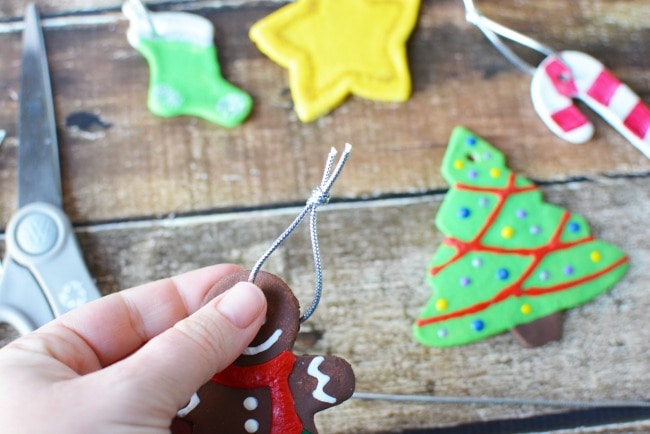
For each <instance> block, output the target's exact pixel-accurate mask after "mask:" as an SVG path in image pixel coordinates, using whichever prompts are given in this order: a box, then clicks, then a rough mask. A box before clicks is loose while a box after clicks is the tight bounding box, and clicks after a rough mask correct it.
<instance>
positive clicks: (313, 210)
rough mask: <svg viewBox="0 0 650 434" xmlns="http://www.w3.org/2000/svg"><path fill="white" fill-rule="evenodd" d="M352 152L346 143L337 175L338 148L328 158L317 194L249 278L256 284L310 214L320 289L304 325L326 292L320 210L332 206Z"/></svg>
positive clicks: (315, 264) (310, 230) (302, 319)
mask: <svg viewBox="0 0 650 434" xmlns="http://www.w3.org/2000/svg"><path fill="white" fill-rule="evenodd" d="M351 151H352V146H351V145H350V144H349V143H346V144H345V149H344V150H343V154H342V155H341V158H339V161H338V163H337V165H336V167H335V168H334V171H333V172H332V167H334V159H335V158H336V154H337V151H336V149H334V148H332V149H331V150H330V153H329V155H328V156H327V162H326V163H325V170H324V171H323V178H322V180H321V183H320V185H319V186H318V187H316V188H315V189H314V190H313V192H312V194H311V196H310V197H309V199H308V200H307V203H306V205H305V208H303V210H302V211H301V212H300V214H298V216H297V217H296V218H295V220H294V221H293V222H292V223H291V224H290V225H289V227H288V228H287V229H285V231H284V232H283V233H282V234H281V235H280V236H279V237H278V238H277V239H276V240H275V241H274V242H273V244H271V246H270V247H269V249H268V250H267V251H266V253H264V254H263V255H262V257H261V258H260V259H259V260H258V261H257V263H256V264H255V266H254V267H253V269H252V270H251V273H250V275H249V277H248V281H249V282H254V281H255V277H257V273H258V272H259V271H260V269H261V268H262V265H264V263H265V262H266V260H267V259H268V258H269V256H271V254H272V253H273V252H274V251H275V250H276V249H277V248H278V247H279V246H280V244H282V243H283V242H284V241H285V240H286V239H287V238H288V237H289V235H291V233H292V232H293V231H294V230H296V228H297V227H298V225H299V224H300V223H301V222H302V221H303V220H304V219H305V217H306V216H307V214H310V216H309V234H310V238H311V247H312V251H313V254H314V267H315V268H316V288H315V290H314V298H313V300H312V302H311V304H310V305H309V307H308V308H307V310H306V311H305V313H304V314H303V315H302V316H301V317H300V322H301V323H302V322H305V321H306V320H307V319H308V318H309V317H310V316H311V315H312V314H313V313H314V311H315V310H316V307H317V306H318V303H319V302H320V298H321V294H322V291H323V265H322V263H321V258H320V248H319V247H318V229H317V223H318V221H317V215H318V207H319V206H321V205H325V204H327V203H328V202H329V200H330V195H329V192H330V189H331V188H332V185H334V182H336V179H337V178H338V177H339V175H340V174H341V171H342V170H343V166H345V163H346V162H347V160H348V157H349V156H350V152H351Z"/></svg>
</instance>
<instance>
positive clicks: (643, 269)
mask: <svg viewBox="0 0 650 434" xmlns="http://www.w3.org/2000/svg"><path fill="white" fill-rule="evenodd" d="M38 3H39V8H40V10H41V13H42V15H43V19H44V26H45V39H46V44H47V47H48V56H49V63H50V67H51V74H52V82H53V87H54V97H55V105H56V114H57V122H58V127H59V135H60V153H61V166H62V173H63V189H64V194H65V210H66V212H67V213H68V214H69V215H70V217H71V219H72V221H73V223H74V225H75V229H76V231H77V236H78V238H79V240H80V243H81V245H82V247H83V250H84V254H85V258H86V261H87V263H88V264H89V268H90V271H91V273H92V275H93V276H94V277H95V278H96V279H97V284H98V286H99V287H100V289H101V291H102V292H103V293H104V294H107V293H111V292H114V291H118V290H119V289H122V288H127V287H130V286H133V285H137V284H139V283H142V282H147V281H150V280H152V279H157V278H162V277H165V276H169V275H173V274H177V273H181V272H183V271H187V270H191V269H195V268H197V267H201V266H205V265H208V264H213V263H220V262H235V263H239V264H242V265H244V266H246V267H251V266H252V265H253V264H254V263H255V261H256V260H257V258H258V257H259V256H260V255H261V254H262V253H263V251H264V250H265V249H266V248H267V246H268V245H269V244H270V243H271V242H272V240H273V239H274V238H275V237H276V236H277V235H278V234H279V233H280V232H281V231H282V230H283V229H284V228H285V227H286V226H287V225H288V224H289V223H290V221H291V220H292V219H293V217H294V216H295V215H296V214H297V212H298V211H299V209H300V208H301V207H302V206H303V204H304V201H305V200H306V198H307V197H309V195H310V192H311V190H312V188H313V187H314V186H316V185H317V184H318V183H319V181H320V176H321V174H322V165H323V161H324V158H325V156H326V153H327V151H328V149H329V147H330V146H335V147H338V148H339V149H341V148H342V146H343V144H344V143H345V142H350V143H352V144H353V145H354V150H353V155H352V157H351V159H350V161H349V165H348V167H346V169H345V171H344V173H343V175H342V176H341V178H340V180H339V181H338V183H337V184H336V185H335V187H334V189H333V196H334V198H333V203H332V204H331V205H329V206H328V207H326V208H324V209H323V210H322V212H321V217H320V221H319V223H320V225H319V232H320V240H321V252H322V254H323V262H324V267H325V286H324V298H323V301H322V303H321V305H320V307H319V309H318V310H317V311H316V314H315V315H314V316H313V317H312V319H310V320H309V321H308V322H307V323H305V324H304V326H303V329H302V334H301V338H300V340H299V345H298V347H297V351H298V352H312V353H335V354H338V355H341V356H343V357H345V358H347V359H348V360H349V361H350V362H351V363H352V365H353V366H354V369H355V371H356V375H357V382H358V387H357V389H358V390H359V391H365V392H381V393H399V394H431V395H436V396H461V397H484V396H488V397H512V398H519V399H562V400H648V399H650V373H649V368H650V327H649V326H648V321H649V318H650V316H649V313H650V293H649V292H648V281H649V280H650V255H649V254H648V248H649V247H648V246H650V230H649V229H648V228H647V227H646V226H647V224H648V216H649V215H650V161H649V160H648V159H646V158H645V157H643V156H642V155H641V154H640V153H639V152H638V151H637V150H636V149H635V148H634V147H632V146H631V145H630V144H629V143H628V142H626V141H625V140H624V139H623V138H622V137H621V136H620V135H619V134H617V133H616V132H615V131H614V130H613V129H612V128H611V127H610V126H609V125H607V124H606V123H605V122H603V121H602V120H601V119H600V118H598V117H596V116H595V115H593V113H591V112H589V116H590V119H592V120H593V121H594V123H595V126H596V135H595V138H594V139H593V140H591V141H590V142H589V143H587V144H584V145H572V144H568V143H565V142H563V141H561V140H560V139H558V138H556V137H555V136H554V135H553V134H551V133H550V132H549V131H548V130H547V129H546V127H545V126H544V125H543V124H542V122H541V121H540V120H539V118H538V117H537V115H536V114H535V113H534V111H533V108H532V105H531V102H530V98H529V96H528V94H529V83H530V77H529V76H527V75H526V74H523V73H521V72H519V71H518V70H516V69H515V68H514V67H512V66H511V65H510V64H509V63H507V62H506V61H505V60H504V59H503V58H502V57H501V56H500V55H499V54H498V53H497V52H496V51H495V50H494V49H493V48H492V47H491V46H490V45H489V43H488V42H487V41H486V40H485V39H484V38H483V36H482V35H481V33H480V32H479V31H478V30H477V29H476V28H474V27H472V26H471V25H469V24H467V23H466V22H465V21H464V12H463V7H462V3H461V2H460V0H435V1H434V0H423V2H422V6H421V10H420V17H419V21H418V25H417V27H416V29H415V31H414V33H413V35H412V37H411V39H410V41H409V43H408V54H409V62H410V67H411V72H412V77H413V88H414V89H413V95H412V97H411V98H410V99H409V100H408V101H407V102H405V103H401V104H397V103H379V102H372V101H368V100H363V99H361V98H357V97H351V98H349V99H348V100H347V101H346V102H345V103H344V104H343V105H342V106H340V107H339V108H338V109H336V110H335V111H334V112H333V113H331V114H329V115H327V116H325V117H322V118H320V119H318V120H317V121H315V122H312V123H309V124H303V123H301V122H300V121H299V120H298V119H297V117H296V115H295V113H294V111H293V108H292V100H291V96H290V92H289V89H288V79H287V72H286V70H284V69H282V68H281V67H279V66H277V65H276V64H274V63H272V62H271V61H270V60H269V59H268V58H266V57H265V56H264V55H263V54H261V53H260V52H259V51H258V50H257V49H256V47H255V46H254V45H253V43H252V42H251V41H250V40H249V39H248V36H247V33H248V29H249V28H250V26H251V25H252V24H253V23H255V22H256V21H257V20H259V19H260V18H262V17H264V16H266V15H267V14H269V13H270V12H272V11H273V10H275V9H277V8H279V7H281V6H283V5H284V4H285V3H286V2H284V1H270V0H269V1H246V0H214V1H183V2H181V1H171V2H165V1H159V2H156V3H155V4H153V5H151V7H152V9H153V10H158V11H159V10H186V11H190V12H195V13H197V14H200V15H203V16H205V17H207V18H209V19H210V20H211V21H212V22H213V23H214V25H215V27H216V35H215V39H216V41H217V46H218V55H219V59H220V63H221V65H222V69H223V73H224V75H225V76H226V77H227V78H228V79H229V80H230V81H232V82H234V83H235V84H237V85H238V86H240V87H242V88H244V89H246V90H247V91H248V92H249V93H250V94H251V95H252V96H253V97H254V99H255V107H254V111H253V113H252V116H251V117H250V119H249V120H248V121H247V122H246V123H245V124H243V125H242V126H240V127H237V128H234V129H231V130H227V129H224V128H221V127H219V126H216V125H214V124H211V123H208V122H206V121H203V120H200V119H196V118H189V117H183V118H174V119H161V118H157V117H154V116H153V115H151V114H150V113H149V112H148V111H147V109H146V107H145V100H146V92H147V83H148V67H147V64H146V63H145V60H144V59H143V58H142V57H141V56H140V54H139V53H138V52H136V51H135V50H134V49H133V48H132V47H131V46H129V44H128V43H127V40H126V37H125V32H126V29H127V21H126V19H125V18H124V17H123V15H122V14H121V12H120V9H119V8H120V2H119V0H94V1H90V0H71V1H63V0H40V1H38ZM477 3H478V6H479V7H480V8H481V9H482V11H483V13H484V14H485V15H486V16H488V17H491V18H493V19H495V20H496V21H499V22H501V23H503V24H505V25H507V26H509V27H512V28H515V29H518V30H520V31H522V32H524V33H526V34H528V35H530V36H532V37H534V38H537V39H539V40H541V41H544V42H545V43H547V44H548V45H550V46H552V47H556V48H558V49H576V50H580V51H584V52H587V53H589V54H591V55H593V56H594V57H596V58H598V59H600V60H601V61H602V62H603V63H605V64H606V65H607V66H608V67H609V68H610V69H611V70H612V71H613V72H614V73H615V74H616V75H617V76H618V77H620V78H621V79H622V80H623V81H624V82H626V83H627V84H628V85H629V86H630V87H631V88H633V89H634V90H635V91H636V92H637V93H638V94H639V95H640V96H641V98H642V99H644V100H645V101H646V102H650V55H649V53H650V25H649V23H650V6H649V4H648V1H647V0H627V1H625V2H623V1H620V0H580V1H573V0H571V1H570V0H546V1H543V2H542V1H532V0H485V1H479V2H477ZM23 6H24V5H23V2H22V1H18V0H3V2H2V4H1V5H0V53H1V54H2V56H1V60H0V127H1V128H5V129H6V130H7V132H8V137H7V139H6V140H5V142H4V143H3V144H2V145H1V146H0V185H2V189H0V222H3V223H2V224H3V225H4V224H6V222H7V221H8V219H9V217H10V215H11V214H12V213H13V212H14V211H15V206H16V205H15V203H16V155H17V152H16V151H17V145H18V143H17V138H16V135H17V112H18V92H19V75H20V54H21V40H20V36H21V30H22V18H21V16H22V13H23ZM456 125H464V126H467V127H468V128H470V129H472V130H474V131H475V132H476V133H477V134H479V135H481V136H483V137H485V138H486V139H487V140H488V141H490V142H491V143H492V144H494V145H495V146H497V147H498V148H499V149H501V150H502V151H503V152H504V153H505V154H506V156H507V158H508V164H509V166H510V167H511V168H513V169H514V170H516V171H517V172H518V173H520V174H522V175H524V176H526V177H528V178H530V179H533V180H535V181H536V182H538V183H539V184H541V185H542V191H543V194H544V196H545V198H546V200H547V201H549V202H552V203H555V204H557V205H559V206H562V207H565V208H568V209H570V210H571V211H572V212H574V213H577V214H580V215H583V216H585V217H586V218H587V220H588V221H589V222H590V225H591V228H592V231H593V233H594V234H595V235H596V236H597V237H599V238H602V239H604V240H607V241H609V242H611V243H613V244H616V245H618V246H619V247H621V248H622V249H623V250H624V251H625V252H627V254H628V255H629V257H630V261H631V266H630V269H629V271H628V273H627V274H626V276H625V277H624V279H623V280H622V281H621V282H619V283H618V284H617V285H616V286H615V287H614V288H613V289H611V290H610V291H608V292H607V293H605V294H604V295H601V296H599V297H597V298H596V299H595V300H593V301H592V302H589V303H587V304H585V305H583V306H581V307H579V308H576V309H573V310H571V311H569V312H567V313H566V315H565V324H564V337H563V338H562V340H561V341H559V342H556V343H552V344H549V345H546V346H544V347H542V348H538V349H534V350H530V349H524V348H522V347H521V346H520V345H519V344H518V343H517V342H516V341H515V340H514V339H513V337H512V336H511V335H510V334H507V333H506V334H503V335H500V336H497V337H494V338H491V339H487V340H484V341H482V342H479V343H476V344H472V345H468V346H464V347H460V348H453V349H432V348H425V347H422V346H420V345H418V344H416V343H415V342H414V340H413V339H412V337H411V331H410V329H411V324H412V322H413V320H414V318H415V317H416V316H417V314H418V312H419V310H420V309H421V307H422V306H423V305H424V303H425V302H426V300H427V299H428V297H429V295H430V289H429V288H428V286H427V285H426V284H425V283H424V276H425V272H426V265H427V263H428V261H429V259H430V258H431V256H432V254H433V252H434V251H435V250H436V248H437V246H438V245H439V243H440V241H441V239H442V235H441V234H440V233H439V232H438V231H437V230H436V229H435V227H434V225H433V219H434V216H435V214H436V212H437V211H438V208H439V206H440V203H441V201H442V200H443V198H444V195H445V192H446V190H447V188H448V185H447V184H446V183H445V181H444V180H443V179H442V177H441V175H440V171H439V168H440V163H441V159H442V156H443V154H444V152H445V149H446V144H447V140H448V137H449V134H450V132H451V130H452V129H453V127H454V126H456ZM3 244H4V243H3ZM265 269H266V270H267V271H270V272H273V273H276V274H278V275H280V276H282V277H283V278H284V279H285V280H286V281H287V282H288V283H289V285H290V286H291V287H292V288H294V290H295V291H296V294H297V295H298V297H299V299H300V300H301V301H302V303H303V304H307V303H309V301H310V300H311V298H310V297H311V295H312V291H313V263H312V259H311V251H310V245H309V237H308V234H307V231H306V228H301V229H300V230H298V231H297V233H295V234H294V235H292V237H291V238H290V239H289V240H288V241H287V243H286V245H285V246H284V247H283V248H282V249H281V250H280V251H279V252H277V253H276V254H274V255H273V256H272V258H271V259H270V261H269V262H268V264H267V266H265ZM152 302H155V300H152ZM0 331H1V333H2V337H3V341H4V342H6V341H7V340H9V339H12V337H14V336H15V335H14V333H13V332H12V330H10V329H8V328H3V329H2V330H0ZM557 411H560V410H558V409H557V408H545V407H537V406H526V405H509V406H494V405H482V404H474V405H458V404H449V405H431V404H408V403H395V402H365V401H360V400H351V401H349V402H347V403H345V404H344V405H341V406H339V407H336V408H334V409H332V410H329V411H327V412H324V413H322V414H321V415H319V416H318V418H317V423H318V425H319V426H320V429H321V432H323V433H375V432H401V430H407V429H416V428H432V427H445V426H453V425H458V424H467V423H473V422H481V421H493V420H499V419H516V418H523V417H528V416H534V415H542V414H547V413H554V412H557ZM649 430H650V421H648V420H646V421H645V422H636V423H631V424H626V425H620V424H619V425H614V426H607V427H603V426H601V427H596V428H592V429H590V430H587V431H580V432H648V431H649Z"/></svg>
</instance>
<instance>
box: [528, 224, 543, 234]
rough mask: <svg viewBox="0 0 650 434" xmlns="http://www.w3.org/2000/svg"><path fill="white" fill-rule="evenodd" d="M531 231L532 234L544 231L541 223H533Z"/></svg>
mask: <svg viewBox="0 0 650 434" xmlns="http://www.w3.org/2000/svg"><path fill="white" fill-rule="evenodd" d="M529 232H530V234H531V235H539V234H541V233H542V228H541V227H540V226H539V225H532V226H531V227H530V229H529Z"/></svg>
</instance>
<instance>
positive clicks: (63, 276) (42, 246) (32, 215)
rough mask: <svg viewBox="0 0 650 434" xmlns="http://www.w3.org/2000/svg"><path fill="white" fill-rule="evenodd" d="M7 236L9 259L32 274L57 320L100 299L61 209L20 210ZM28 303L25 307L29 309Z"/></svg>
mask: <svg viewBox="0 0 650 434" xmlns="http://www.w3.org/2000/svg"><path fill="white" fill-rule="evenodd" d="M6 237H7V255H8V257H10V258H12V259H13V260H14V261H16V263H17V264H19V265H21V266H23V267H25V268H26V269H27V270H29V272H31V274H32V275H33V276H34V279H35V280H36V282H37V284H38V286H40V288H41V290H42V292H43V294H44V296H45V298H46V299H47V302H48V303H49V306H50V308H51V311H52V314H53V315H54V317H58V316H60V315H62V314H64V313H66V312H67V311H69V310H72V309H74V308H76V307H78V306H80V305H82V304H85V303H87V302H88V301H91V300H94V299H96V298H99V297H100V296H101V295H100V293H99V291H98V290H97V287H96V286H95V283H94V281H93V280H92V278H91V276H90V273H89V272H88V270H87V268H86V265H85V263H84V261H83V257H82V255H81V249H80V248H79V246H78V244H77V241H76V239H75V237H74V234H73V231H72V226H71V224H70V220H69V219H68V217H67V216H66V215H65V214H64V213H63V211H62V210H61V209H60V208H57V207H55V206H53V205H50V204H48V203H42V202H37V203H32V204H29V205H27V206H25V207H23V208H21V209H20V210H19V211H18V212H17V213H16V214H15V215H14V216H13V217H12V219H11V220H10V221H9V224H8V225H7V236H6ZM8 273H9V270H5V273H4V274H5V279H6V278H7V274H8ZM28 303H29V300H25V304H24V305H23V308H25V309H27V310H29V304H28ZM38 325H41V324H38Z"/></svg>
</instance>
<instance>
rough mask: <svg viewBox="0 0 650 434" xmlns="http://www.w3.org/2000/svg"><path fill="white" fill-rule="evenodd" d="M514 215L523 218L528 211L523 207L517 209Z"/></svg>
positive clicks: (526, 215)
mask: <svg viewBox="0 0 650 434" xmlns="http://www.w3.org/2000/svg"><path fill="white" fill-rule="evenodd" d="M515 215H516V216H517V218H520V219H525V218H526V217H528V213H527V212H526V210H525V209H518V210H517V212H516V213H515Z"/></svg>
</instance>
